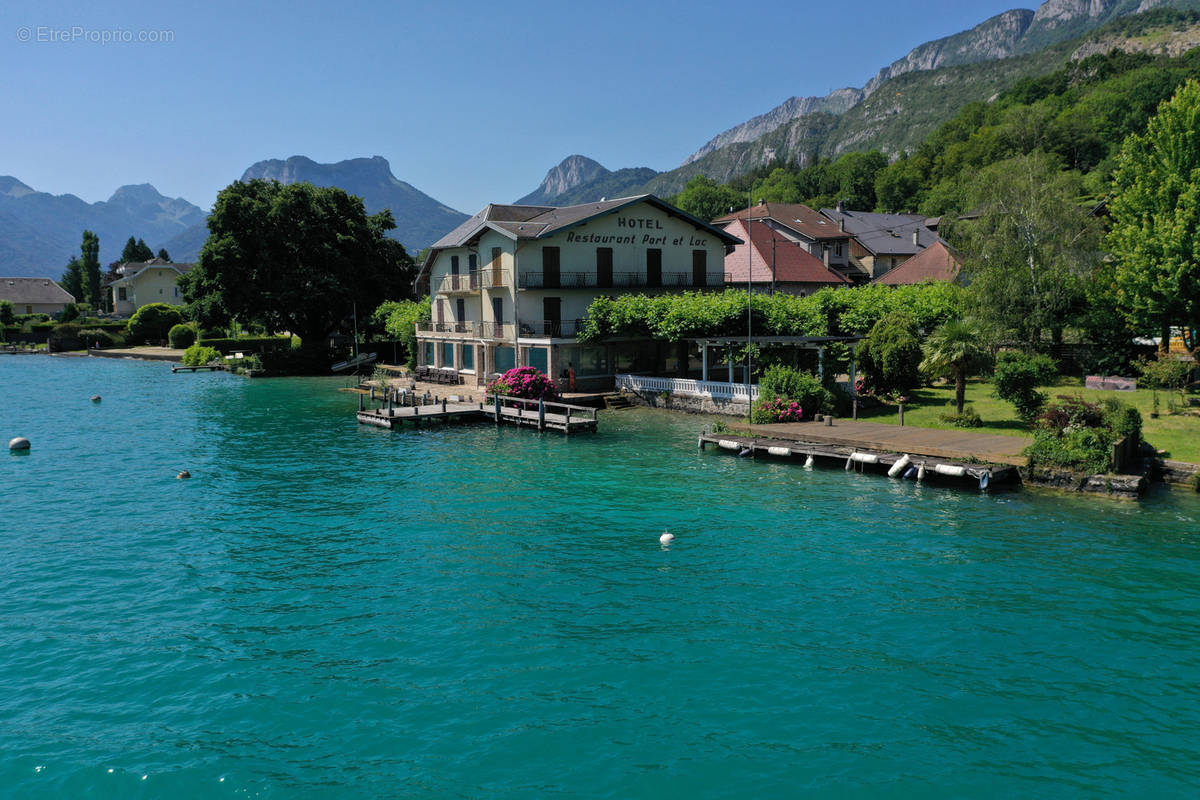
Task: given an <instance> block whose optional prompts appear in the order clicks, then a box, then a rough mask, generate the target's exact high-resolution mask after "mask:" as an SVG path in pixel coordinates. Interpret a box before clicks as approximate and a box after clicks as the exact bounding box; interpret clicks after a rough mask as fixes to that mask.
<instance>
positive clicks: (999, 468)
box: [699, 433, 1021, 489]
mask: <svg viewBox="0 0 1200 800" xmlns="http://www.w3.org/2000/svg"><path fill="white" fill-rule="evenodd" d="M710 444H711V445H714V446H715V447H716V448H717V449H719V450H725V451H728V452H730V453H734V454H736V455H738V456H741V457H743V458H772V459H786V460H795V461H799V460H800V459H803V462H802V463H804V464H805V465H806V466H812V465H813V464H814V463H820V464H822V466H827V467H841V468H843V469H846V470H853V471H855V472H872V473H878V474H886V475H889V476H891V477H894V478H904V477H906V476H907V477H909V478H910V479H911V478H916V477H917V476H918V475H919V476H920V479H921V480H930V479H931V478H932V479H935V480H936V481H939V482H944V481H946V480H947V479H950V480H952V482H953V483H954V484H956V485H963V486H965V485H970V484H975V485H978V486H979V488H980V489H986V488H988V487H989V486H994V485H1004V484H1016V483H1019V482H1020V479H1021V478H1020V475H1019V473H1018V472H1017V468H1016V467H1015V466H1013V465H1011V464H988V463H964V462H963V461H961V460H954V459H948V458H942V457H938V456H930V455H923V454H919V453H896V452H881V451H876V450H869V449H860V448H857V447H854V446H847V445H839V444H827V443H821V442H804V441H799V440H791V439H773V438H763V437H751V436H745V435H741V434H738V433H705V434H701V436H700V440H699V446H700V448H701V449H705V448H706V447H707V446H708V445H710ZM910 470H911V472H910Z"/></svg>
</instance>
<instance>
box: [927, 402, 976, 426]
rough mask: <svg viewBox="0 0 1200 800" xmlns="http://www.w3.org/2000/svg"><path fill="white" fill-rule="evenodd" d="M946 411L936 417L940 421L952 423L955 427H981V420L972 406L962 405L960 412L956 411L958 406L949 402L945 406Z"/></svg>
mask: <svg viewBox="0 0 1200 800" xmlns="http://www.w3.org/2000/svg"><path fill="white" fill-rule="evenodd" d="M946 409H947V410H946V411H944V412H942V413H941V414H939V415H938V419H940V420H941V421H942V422H945V423H948V424H950V425H953V426H954V427H956V428H982V427H983V420H982V419H980V417H979V412H977V411H976V410H975V408H974V407H973V406H963V410H962V413H961V414H960V413H958V406H956V405H955V404H954V403H949V404H947V406H946Z"/></svg>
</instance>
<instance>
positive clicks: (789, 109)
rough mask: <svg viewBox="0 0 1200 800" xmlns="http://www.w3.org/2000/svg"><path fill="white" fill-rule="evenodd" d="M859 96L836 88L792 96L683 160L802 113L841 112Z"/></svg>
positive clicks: (744, 139)
mask: <svg viewBox="0 0 1200 800" xmlns="http://www.w3.org/2000/svg"><path fill="white" fill-rule="evenodd" d="M862 99H863V91H862V89H837V90H835V91H833V92H831V93H830V94H827V95H826V96H824V97H792V98H789V99H788V100H786V101H784V102H783V103H780V104H779V105H777V106H775V108H773V109H771V110H770V111H768V112H767V113H765V114H760V115H758V116H757V117H755V118H754V119H751V120H749V121H747V122H743V123H742V124H741V125H736V126H734V127H732V128H730V129H729V130H727V131H725V132H724V133H719V134H717V135H716V136H714V137H713V138H712V139H710V140H709V141H708V142H707V143H706V144H705V145H704V146H703V147H701V148H700V149H699V150H697V151H696V152H694V153H692V154H691V155H690V156H688V157H687V159H686V160H684V162H683V163H684V164H690V163H692V162H693V161H697V160H699V159H701V158H703V157H704V156H706V155H708V154H709V153H711V152H713V151H715V150H720V149H721V148H722V147H725V146H727V145H731V144H735V143H737V142H753V141H754V140H755V139H758V138H760V137H762V136H765V135H766V134H768V133H770V132H771V131H773V130H775V129H776V128H780V127H782V126H784V125H786V124H788V123H789V122H791V121H792V120H794V119H799V118H800V117H803V116H804V115H806V114H816V113H821V112H824V113H828V114H842V113H844V112H846V111H849V110H850V109H851V108H853V107H854V106H856V105H858V103H859V102H861V101H862Z"/></svg>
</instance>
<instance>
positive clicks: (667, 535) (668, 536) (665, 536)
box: [658, 531, 675, 544]
mask: <svg viewBox="0 0 1200 800" xmlns="http://www.w3.org/2000/svg"><path fill="white" fill-rule="evenodd" d="M658 541H659V542H660V543H661V544H670V543H671V542H673V541H675V534H673V533H671V532H670V531H663V532H662V536H659V537H658Z"/></svg>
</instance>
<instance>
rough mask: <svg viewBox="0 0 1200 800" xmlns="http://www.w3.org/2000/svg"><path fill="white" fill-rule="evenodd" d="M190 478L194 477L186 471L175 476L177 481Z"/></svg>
mask: <svg viewBox="0 0 1200 800" xmlns="http://www.w3.org/2000/svg"><path fill="white" fill-rule="evenodd" d="M190 477H192V473H190V472H188V471H187V470H186V469H185V470H184V471H183V472H180V473H179V474H178V475H176V476H175V478H176V479H177V480H184V479H185V478H190Z"/></svg>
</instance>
